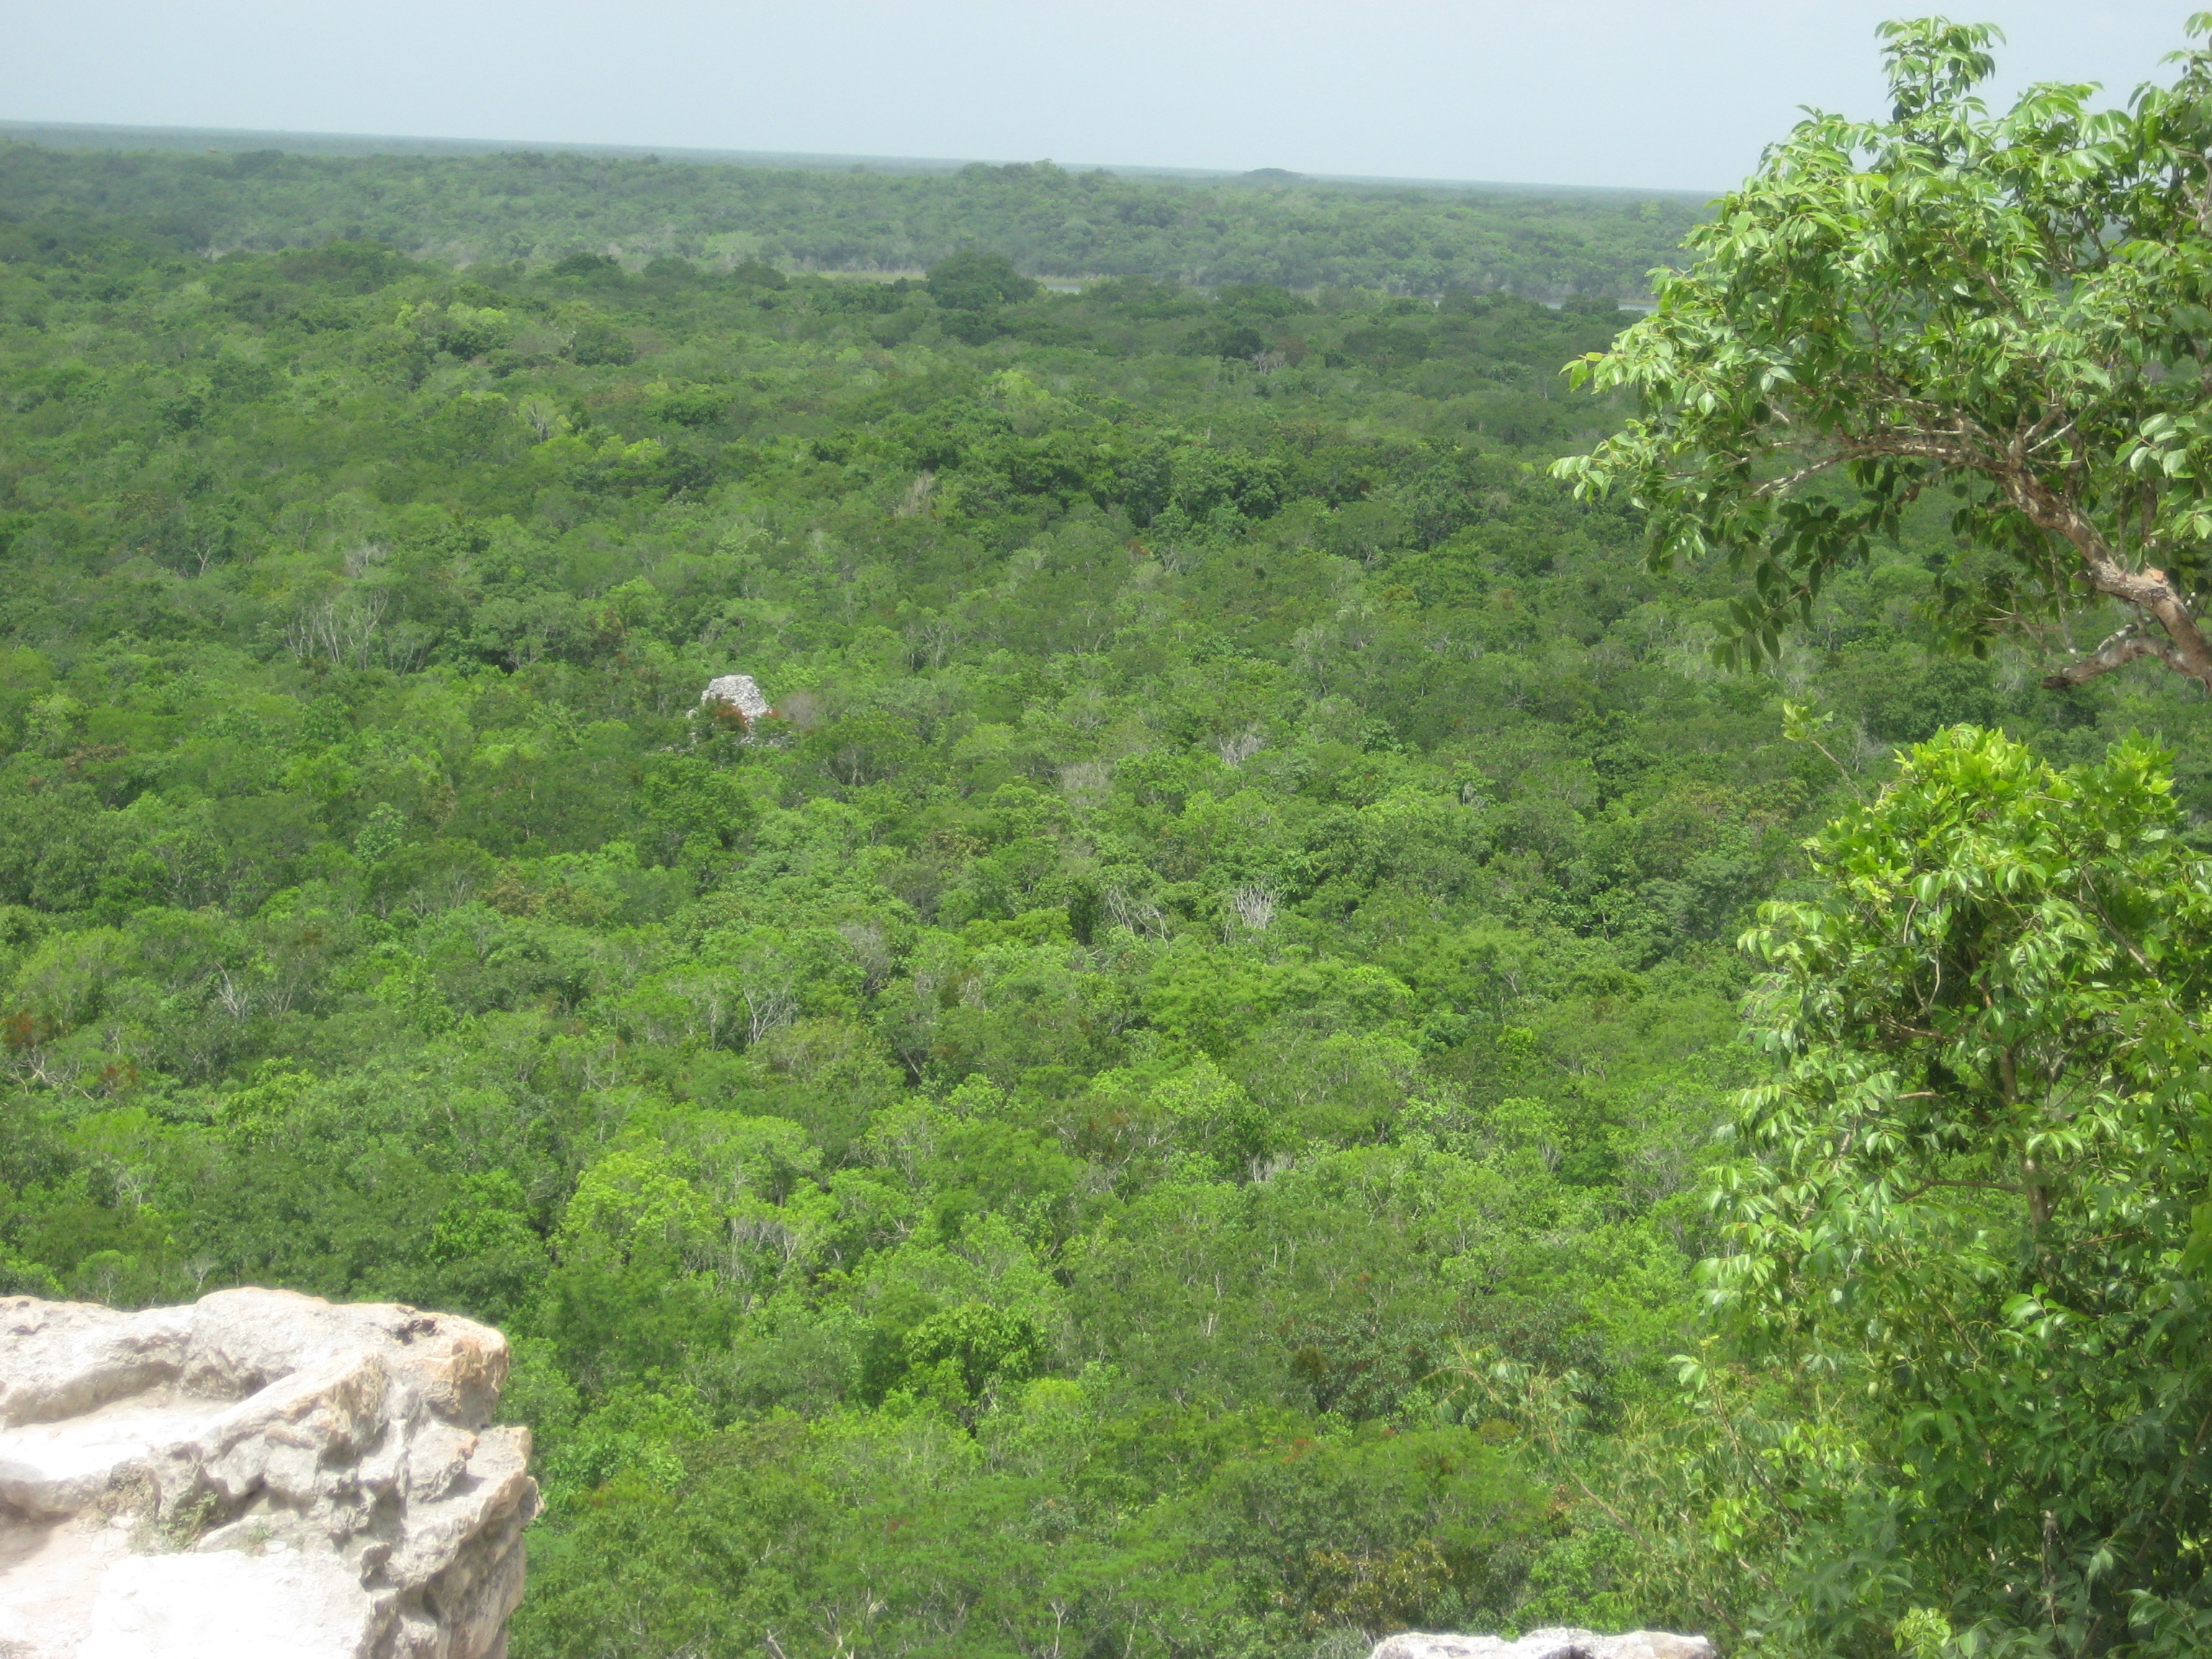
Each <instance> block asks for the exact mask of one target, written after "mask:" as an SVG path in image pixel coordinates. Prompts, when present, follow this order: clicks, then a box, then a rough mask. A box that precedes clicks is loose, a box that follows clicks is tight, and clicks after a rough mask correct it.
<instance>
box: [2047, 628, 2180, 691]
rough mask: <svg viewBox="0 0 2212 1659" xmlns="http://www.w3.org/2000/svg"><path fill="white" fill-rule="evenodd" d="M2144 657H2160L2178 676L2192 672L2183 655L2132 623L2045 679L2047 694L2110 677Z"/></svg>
mask: <svg viewBox="0 0 2212 1659" xmlns="http://www.w3.org/2000/svg"><path fill="white" fill-rule="evenodd" d="M2142 657H2156V658H2158V659H2160V661H2161V662H2163V663H2165V664H2166V666H2167V667H2169V668H2171V669H2173V670H2174V671H2176V672H2178V673H2183V674H2186V673H2188V672H2189V669H2188V668H2187V667H2186V666H2185V665H2184V664H2183V663H2182V661H2181V653H2179V651H2176V650H2175V649H2174V648H2173V647H2172V646H2170V645H2168V644H2166V642H2165V641H2162V640H2153V639H2148V638H2146V637H2145V636H2144V635H2143V633H2142V623H2129V624H2128V625H2127V626H2126V627H2125V628H2123V629H2120V631H2119V632H2118V633H2117V634H2115V635H2112V637H2111V638H2110V639H2108V640H2106V641H2105V642H2104V643H2103V644H2102V645H2100V646H2099V647H2097V648H2096V649H2095V650H2094V651H2092V652H2091V653H2089V654H2088V655H2087V656H2086V657H2076V658H2075V659H2074V660H2073V661H2071V662H2069V663H2068V664H2067V665H2066V666H2065V667H2063V668H2062V669H2060V670H2059V671H2057V673H2055V674H2046V675H2045V676H2044V677H2043V689H2044V690H2046V691H2066V690H2071V689H2072V688H2074V687H2075V686H2077V685H2087V684H2088V683H2089V682H2090V681H2091V680H2093V679H2095V678H2097V677H2098V676H2099V675H2100V674H2109V673H2111V672H2112V671H2113V670H2114V669H2115V668H2124V667H2125V666H2127V665H2128V664H2130V663H2131V662H2134V661H2136V659H2139V658H2142Z"/></svg>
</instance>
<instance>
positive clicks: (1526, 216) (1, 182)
mask: <svg viewBox="0 0 2212 1659" xmlns="http://www.w3.org/2000/svg"><path fill="white" fill-rule="evenodd" d="M87 214H94V215H98V216H101V217H102V218H103V219H104V220H105V221H106V222H107V223H108V224H110V225H111V226H112V225H113V224H114V222H116V221H117V220H118V219H120V220H130V221H136V222H138V223H140V224H142V225H143V226H144V227H145V228H147V230H148V231H149V234H153V235H154V236H155V237H157V238H158V239H160V240H162V241H165V242H167V243H169V244H171V245H172V246H175V247H177V248H179V249H180V250H193V251H216V252H220V251H226V250H229V249H233V248H246V249H252V250H275V249H279V248H285V247H307V246H320V245H322V244H325V243H327V242H330V241H332V240H353V241H372V242H377V243H380V244H382V245H384V246H387V247H391V248H393V249H395V250H398V251H400V252H406V253H410V254H413V255H416V256H418V257H427V258H435V259H438V260H441V261H447V262H452V263H459V264H470V263H474V262H477V261H480V260H500V261H510V260H526V261H529V262H532V263H539V262H548V261H551V260H555V259H558V258H562V257H564V256H566V255H568V254H571V253H576V252H594V253H609V254H613V255H615V256H616V257H617V258H622V259H623V260H624V261H625V262H626V263H629V264H633V265H635V264H642V263H644V262H646V261H647V260H650V259H653V258H663V257H670V256H673V257H677V258H684V259H689V260H691V261H694V262H696V263H700V264H708V265H722V266H726V265H730V264H737V263H739V262H742V261H744V260H749V259H754V260H763V261H767V262H769V263H773V264H778V265H781V266H783V267H785V268H787V269H794V270H919V269H921V268H922V267H925V266H927V265H930V264H934V263H936V262H937V261H939V260H940V259H942V258H945V256H946V255H948V254H950V253H952V252H957V251H958V250H959V249H962V248H965V247H981V248H987V249H989V250H990V251H992V252H997V253H1000V254H1003V255H1005V256H1006V258H1010V259H1012V261H1013V262H1014V263H1015V264H1018V265H1019V266H1020V267H1021V268H1022V269H1023V270H1027V271H1030V272H1033V273H1037V274H1042V275H1048V276H1050V275H1065V276H1153V277H1158V278H1162V279H1168V280H1174V281H1178V282H1185V283H1198V284H1200V285H1203V286H1208V287H1211V286H1214V285H1217V284H1220V283H1279V284H1282V285H1284V286H1285V287H1289V288H1294V289H1314V288H1320V287H1326V286H1342V287H1350V288H1365V289H1384V290H1387V291H1389V292H1393V293H1400V294H1444V293H1451V292H1474V293H1490V292H1510V293H1515V294H1520V295H1527V296H1529V297H1533V298H1540V299H1559V298H1562V297H1565V296H1566V295H1572V294H1588V295H1606V296H1613V297H1633V296H1636V295H1642V294H1644V293H1645V292H1646V291H1647V287H1648V284H1647V282H1646V276H1645V273H1646V272H1647V271H1649V270H1650V268H1651V267H1652V266H1654V265H1656V264H1663V263H1666V262H1668V260H1670V259H1671V258H1672V257H1673V256H1674V250H1675V249H1676V247H1677V246H1679V244H1680V240H1681V238H1682V236H1683V234H1684V233H1685V232H1686V230H1687V229H1688V228H1689V227H1690V226H1691V225H1692V223H1694V222H1696V221H1697V220H1698V219H1699V217H1700V216H1701V210H1700V209H1699V207H1698V205H1697V204H1695V203H1694V202H1692V200H1691V199H1690V198H1688V197H1681V196H1671V197H1668V196H1654V197H1650V198H1648V199H1644V200H1638V199H1634V198H1631V197H1592V196H1580V197H1573V196H1562V197H1544V196H1540V195H1534V194H1527V193H1522V192H1517V191H1498V192H1496V193H1488V194H1486V193H1480V192H1474V191H1467V192H1462V191H1447V190H1440V189H1419V188H1404V187H1400V188H1375V187H1362V186H1352V185H1320V184H1313V183H1310V182H1306V181H1303V180H1298V179H1296V178H1295V176H1294V175H1280V176H1277V175H1273V174H1269V175H1267V176H1266V177H1264V178H1255V179H1249V180H1234V179H1232V180H1223V181H1219V182H1206V183H1189V182H1184V181H1182V180H1163V179H1142V180H1139V179H1123V178H1119V177H1116V176H1115V175H1114V174H1112V173H1104V172H1089V173H1070V172H1067V171H1066V170H1065V169H1063V168H1060V167H1055V166H1054V165H1053V164H1052V163H1051V162H1049V161H1040V162H1036V163H1033V164H1017V165H1014V166H1010V167H988V166H985V165H982V164H981V163H977V164H975V165H971V166H969V167H965V168H963V169H962V170H961V171H960V172H958V173H952V174H949V175H946V174H915V173H877V172H861V171H854V172H851V173H824V172H809V171H800V170H782V169H772V168H767V167H736V166H728V165H720V164H710V165H694V164H684V163H673V162H666V161H657V160H654V159H651V158H643V159H635V160H631V159H619V158H611V157H605V156H590V155H546V154H543V153H538V152H515V153H510V154H504V155H458V156H451V155H438V156H431V155H370V156H327V155H289V154H286V153H284V152H283V151H279V150H253V151H245V152H241V153H237V154H223V155H215V154H209V155H177V154H165V153H155V152H141V153H130V154H118V153H115V152H112V151H70V150H58V149H43V148H40V147H38V146H35V145H32V144H25V143H0V224H3V223H8V222H13V223H15V224H17V225H24V224H26V223H31V224H35V223H37V222H41V221H52V220H69V219H73V218H82V216H84V215H87Z"/></svg>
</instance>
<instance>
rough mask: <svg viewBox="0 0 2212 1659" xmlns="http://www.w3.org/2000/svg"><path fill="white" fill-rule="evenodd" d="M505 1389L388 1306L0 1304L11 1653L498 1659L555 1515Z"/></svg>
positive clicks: (500, 1348) (464, 1337)
mask: <svg viewBox="0 0 2212 1659" xmlns="http://www.w3.org/2000/svg"><path fill="white" fill-rule="evenodd" d="M506 1377H507V1341H506V1339H505V1338H503V1337H502V1336H501V1335H500V1334H499V1333H498V1332H497V1331H495V1330H492V1329H489V1328H487V1327H485V1326H483V1325H478V1324H476V1323H473V1322H471V1321H469V1320H465V1319H460V1318H457V1317H455V1316H453V1315H450V1314H432V1313H423V1312H421V1311H418V1310H416V1309H413V1308H407V1307H401V1306H398V1305H396V1304H357V1305H351V1306H334V1305H333V1304H330V1303H327V1302H324V1301H321V1300H319V1299H318V1298H316V1297H307V1296H300V1295H296V1294H295V1293H293V1292H291V1291H261V1290H236V1291H217V1292H216V1294H214V1295H212V1296H210V1297H204V1298H203V1299H202V1300H201V1301H199V1302H197V1303H196V1304H193V1305H192V1306H191V1307H185V1308H155V1309H149V1310H144V1311H143V1312H138V1313H118V1312H117V1311H115V1310H112V1309H110V1308H102V1307H96V1306H94V1305H92V1304H87V1303H76V1302H41V1301H39V1300H36V1299H35V1298H33V1297H0V1655H4V1656H7V1659H217V1656H221V1659H258V1656H263V1655H266V1656H269V1659H279V1656H283V1659H498V1656H500V1655H501V1654H502V1653H503V1652H504V1651H505V1649H506V1635H505V1632H506V1625H507V1615H508V1613H512V1612H513V1609H514V1606H515V1604H516V1602H518V1601H520V1600H521V1597H522V1577H523V1546H522V1528H523V1525H524V1523H525V1522H527V1521H528V1520H529V1519H530V1517H531V1516H532V1515H533V1514H534V1513H536V1510H537V1505H538V1486H537V1483H536V1482H535V1481H533V1480H531V1478H530V1474H529V1459H530V1435H529V1431H528V1430H526V1429H515V1428H494V1427H490V1426H489V1423H490V1419H491V1415H492V1410H493V1407H495V1405H496V1404H497V1403H498V1399H499V1390H500V1386H501V1383H504V1382H505V1380H506Z"/></svg>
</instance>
